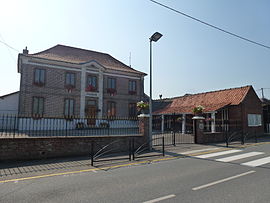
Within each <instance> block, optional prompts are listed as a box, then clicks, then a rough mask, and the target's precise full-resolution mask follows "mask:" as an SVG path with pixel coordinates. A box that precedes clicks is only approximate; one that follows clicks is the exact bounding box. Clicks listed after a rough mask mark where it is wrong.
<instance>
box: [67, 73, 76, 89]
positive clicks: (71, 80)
mask: <svg viewBox="0 0 270 203" xmlns="http://www.w3.org/2000/svg"><path fill="white" fill-rule="evenodd" d="M65 86H66V88H74V87H75V73H66V79H65Z"/></svg>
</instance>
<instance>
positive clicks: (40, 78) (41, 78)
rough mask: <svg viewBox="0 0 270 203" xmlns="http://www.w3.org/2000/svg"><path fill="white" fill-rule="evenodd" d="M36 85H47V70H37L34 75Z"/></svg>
mask: <svg viewBox="0 0 270 203" xmlns="http://www.w3.org/2000/svg"><path fill="white" fill-rule="evenodd" d="M34 84H35V85H38V86H43V85H44V84H45V70H44V69H39V68H37V69H35V73H34Z"/></svg>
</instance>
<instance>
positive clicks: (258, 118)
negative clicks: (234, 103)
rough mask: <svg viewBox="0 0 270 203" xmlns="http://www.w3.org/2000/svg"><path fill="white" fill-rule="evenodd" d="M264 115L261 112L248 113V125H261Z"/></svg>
mask: <svg viewBox="0 0 270 203" xmlns="http://www.w3.org/2000/svg"><path fill="white" fill-rule="evenodd" d="M261 125H262V115H261V114H248V126H249V127H251V126H261Z"/></svg>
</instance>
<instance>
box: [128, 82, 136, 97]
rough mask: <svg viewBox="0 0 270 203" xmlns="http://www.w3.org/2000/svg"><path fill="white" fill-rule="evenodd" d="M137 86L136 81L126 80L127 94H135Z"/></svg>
mask: <svg viewBox="0 0 270 203" xmlns="http://www.w3.org/2000/svg"><path fill="white" fill-rule="evenodd" d="M136 91H137V88H136V81H135V80H130V81H129V82H128V92H129V94H136Z"/></svg>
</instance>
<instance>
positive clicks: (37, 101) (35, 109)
mask: <svg viewBox="0 0 270 203" xmlns="http://www.w3.org/2000/svg"><path fill="white" fill-rule="evenodd" d="M43 113H44V98H43V97H33V104H32V114H33V115H34V116H42V115H43Z"/></svg>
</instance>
